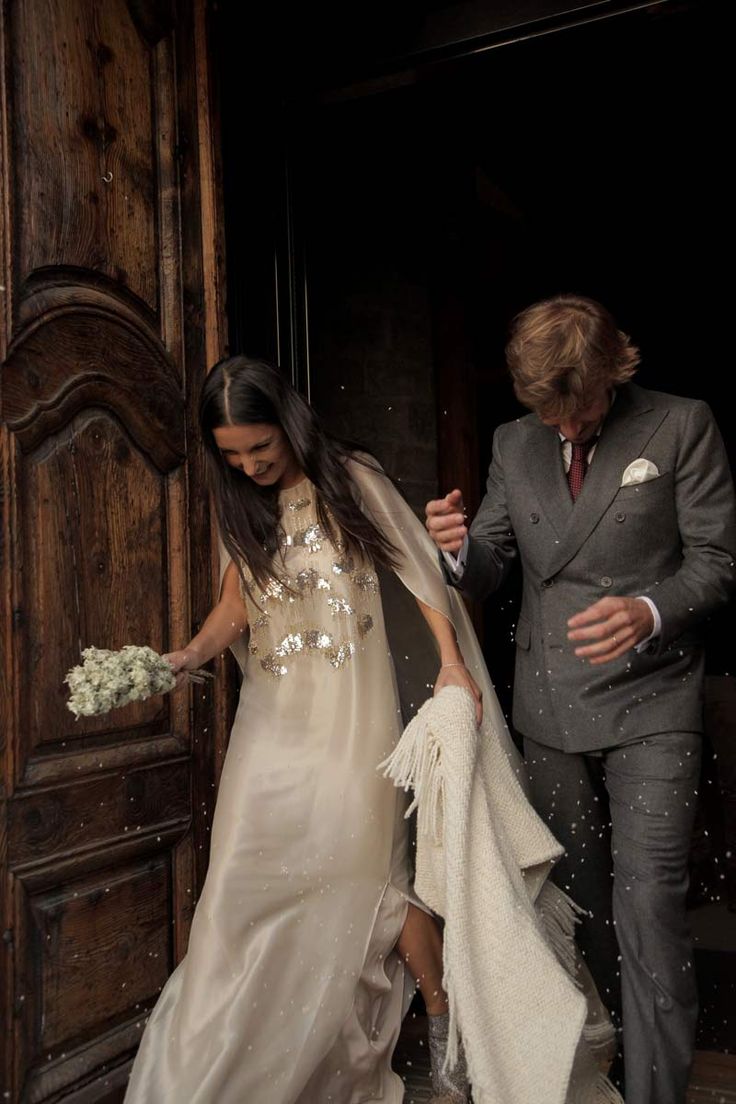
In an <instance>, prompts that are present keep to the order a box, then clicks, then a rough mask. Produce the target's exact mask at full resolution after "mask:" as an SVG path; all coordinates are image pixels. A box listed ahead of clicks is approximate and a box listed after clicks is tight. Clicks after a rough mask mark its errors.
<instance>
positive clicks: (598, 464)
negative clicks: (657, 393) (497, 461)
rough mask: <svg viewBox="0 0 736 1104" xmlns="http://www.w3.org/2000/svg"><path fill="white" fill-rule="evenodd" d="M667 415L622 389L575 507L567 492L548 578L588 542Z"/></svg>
mask: <svg viewBox="0 0 736 1104" xmlns="http://www.w3.org/2000/svg"><path fill="white" fill-rule="evenodd" d="M666 413H667V412H666V411H661V410H655V409H654V408H653V407H652V405H651V403H650V402H649V401H648V400H647V398H646V394H645V393H643V392H642V391H640V389H639V388H638V387H635V386H633V385H632V384H627V385H625V386H623V387H621V388H620V389H619V391H618V393H617V396H616V402H615V403H614V405H613V407H612V408H611V411H610V413H609V414H608V417H607V418H606V420H605V422H604V424H603V429H602V431H601V435H600V440H599V441H598V446H597V448H596V450H595V454H594V456H593V460H592V463H591V465H590V469H589V470H588V473H587V475H586V476H585V482H584V483H583V489H582V491H581V492H580V494H579V495H578V498H577V501H576V502H575V503H574V504H573V503H572V499H571V498H570V494H569V492H568V499H569V501H570V505H571V508H570V510H569V511H568V513H567V515H566V517H567V525H566V527H565V531H564V534H563V535H562V538H561V540H560V543H559V544H558V545H557V546H556V547H555V548H554V550H553V551H552V553H551V556H550V560H549V563H548V566H547V575H548V576H552V575H555V574H556V573H557V572H558V571H561V570H562V568H563V567H564V566H565V564H567V563H569V561H570V560H571V559H572V558H573V556H574V555H575V554H576V553H577V552H578V551H579V549H580V548H581V547H582V545H583V544H584V543H585V541H586V540H587V539H588V537H589V536H590V534H591V533H592V532H593V530H594V529H595V527H596V525H597V524H598V522H599V521H600V519H601V517H602V516H603V514H604V513H605V512H606V510H607V509H608V507H609V506H610V505H611V502H612V501H613V499H614V497H615V495H616V493H617V492H618V489H619V487H620V486H621V477H622V475H623V473H624V470H625V468H626V467H627V465H628V464H630V463H631V461H632V460H636V459H637V458H638V457H639V456H641V454H642V452H643V450H644V447H645V445H646V443H647V441H648V440H649V439H650V437H651V436H652V434H653V433H654V431H655V430H656V429H657V427H658V426H659V425H660V424H661V422H662V421H663V419H664V418H665V417H666ZM563 480H564V475H563ZM565 487H566V489H567V484H566V482H565Z"/></svg>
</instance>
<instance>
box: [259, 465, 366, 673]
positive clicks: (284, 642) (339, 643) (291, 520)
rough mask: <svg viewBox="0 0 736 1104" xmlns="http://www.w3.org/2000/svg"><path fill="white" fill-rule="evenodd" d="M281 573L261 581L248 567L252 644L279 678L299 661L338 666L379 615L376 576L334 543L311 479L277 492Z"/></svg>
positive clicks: (348, 657)
mask: <svg viewBox="0 0 736 1104" xmlns="http://www.w3.org/2000/svg"><path fill="white" fill-rule="evenodd" d="M279 502H280V505H281V533H280V544H281V548H280V552H279V553H277V555H276V558H275V570H276V574H277V575H278V580H279V581H271V582H270V583H269V584H268V585H267V586H266V587H264V588H259V587H258V586H256V584H255V583H253V582H252V577H251V576H250V574H249V572H248V571H247V569H246V572H245V574H246V579H247V580H248V582H249V584H251V588H252V589H251V593H250V594H246V596H245V597H246V604H247V607H248V618H249V623H250V641H249V651H250V653H251V656H252V657H253V659H252V660H251V662H255V663H257V664H259V665H260V667H261V668H262V669H263V670H264V671H265V672H267V673H268V674H269V675H271V676H273V677H274V678H277V679H278V678H283V677H284V676H286V675H288V674H289V672H290V671H291V670H293V668H294V664H295V663H307V662H309V663H320V664H327V665H329V666H328V669H333V670H340V669H341V668H342V667H344V665H345V664H346V663H348V662H349V661H350V660H351V659H352V658H353V657H354V655H355V653H356V650H357V649H358V647H359V646H360V645H361V644H362V642H363V641H364V640H365V638H366V636H367V635H368V634H369V633H370V632H371V630H372V629H373V627H374V624H375V622H376V620H377V618H378V617H379V616H380V612H379V611H380V593H379V584H378V578H377V576H376V573H375V571H374V570H373V567H372V566H371V565H370V564H369V563H366V561H365V560H364V559H362V558H359V557H356V556H355V555H353V554H349V553H348V552H347V551H346V549H345V547H344V545H343V544H342V542H341V541H338V543H337V544H336V545H334V544H333V543H332V542H331V541H330V538H329V536H328V534H326V533H325V532H324V531H323V528H322V526H321V525H320V522H319V516H318V514H317V501H316V492H315V489H314V486H313V485H312V483H310V482H309V480H306V479H305V480H302V482H300V483H298V484H297V485H296V486H294V487H291V488H290V489H289V490H287V491H282V492H281V493H280V495H279Z"/></svg>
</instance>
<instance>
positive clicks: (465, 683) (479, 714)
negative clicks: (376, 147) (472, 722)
mask: <svg viewBox="0 0 736 1104" xmlns="http://www.w3.org/2000/svg"><path fill="white" fill-rule="evenodd" d="M444 686H462V687H464V688H465V689H466V690H469V691H470V693H471V694H472V695H473V697H474V698H475V718H476V721H477V723H478V724H480V722H481V721H482V720H483V695H482V693H481V692H480V690H479V689H478V685H477V683H476V681H475V679H474V678H473V676H472V675H471V674H470V671H469V670H468V669H467V667H466V666H465V664H464V663H448V664H443V665H442V667H440V673H439V675H438V676H437V681H436V682H435V684H434V693H435V694H439V692H440V690H441V689H442V688H443V687H444Z"/></svg>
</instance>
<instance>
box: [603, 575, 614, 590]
mask: <svg viewBox="0 0 736 1104" xmlns="http://www.w3.org/2000/svg"><path fill="white" fill-rule="evenodd" d="M600 584H601V586H602V587H605V588H606V590H607V589H608V587H612V586H613V579H612V578H611V576H610V575H601V578H600Z"/></svg>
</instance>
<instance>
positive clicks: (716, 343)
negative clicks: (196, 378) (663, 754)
mask: <svg viewBox="0 0 736 1104" xmlns="http://www.w3.org/2000/svg"><path fill="white" fill-rule="evenodd" d="M619 7H623V5H616V4H585V3H579V4H574V3H573V4H570V3H568V4H566V5H564V9H565V12H564V14H563V12H562V9H563V5H562V4H555V3H552V2H549V3H543V2H533V0H529V3H527V4H524V3H516V4H512V3H508V4H506V5H503V4H488V3H486V4H472V3H470V4H468V3H465V4H462V3H461V4H446V3H444V4H443V3H434V4H431V3H429V4H422V5H420V4H407V5H398V6H397V8H395V9H390V8H389V7H388V6H387V5H383V4H380V3H379V4H378V5H377V6H375V5H372V6H371V7H370V8H369V7H368V6H363V5H356V6H351V8H350V13H349V14H348V13H346V12H345V10H344V8H338V7H337V6H330V5H321V6H320V5H318V6H317V9H316V10H315V9H313V8H310V9H309V13H302V14H301V15H299V14H297V15H296V16H293V15H292V14H291V13H288V9H287V8H286V7H285V6H283V5H280V4H272V5H271V6H270V8H269V11H268V12H267V13H264V12H259V13H257V14H255V13H253V12H250V13H245V12H243V10H242V9H241V7H240V6H239V5H238V4H235V3H231V4H227V3H224V4H221V5H220V9H219V14H218V20H219V32H220V56H219V63H218V66H217V75H218V78H219V81H220V85H221V100H222V104H223V161H224V186H225V200H226V216H227V250H228V288H229V314H230V325H231V346H232V349H233V351H243V352H249V353H251V354H257V355H263V356H266V357H269V358H270V359H273V360H277V361H279V362H280V363H281V364H282V365H283V366H284V368H285V370H287V371H290V372H291V375H292V378H293V379H294V381H295V382H296V383H297V385H298V386H300V387H302V389H303V390H304V391H305V392H307V393H308V394H309V395H310V397H311V399H312V401H313V403H314V404H315V405H316V407H317V409H318V410H319V411H320V412H321V413H322V414H323V416H324V417H325V419H326V420H327V422H328V424H329V425H330V427H331V428H333V429H334V430H336V431H337V432H340V433H342V434H345V435H347V436H349V437H351V438H357V439H359V440H362V441H363V442H364V443H365V444H366V445H368V446H369V447H370V448H372V449H373V450H374V451H375V452H376V454H377V455H378V456H379V458H380V459H381V461H382V462H383V463H384V464H385V465H386V467H387V468H388V470H389V471H390V472H391V474H392V475H393V476H394V477H395V478H397V479H398V480H399V481H400V484H401V485H402V487H403V489H404V491H405V493H406V495H407V497H408V498H409V501H410V502H411V503H412V505H413V506H414V507H415V508H416V509H417V510H421V508H422V506H423V503H424V501H425V500H426V499H427V498H428V497H432V496H434V495H435V494H436V493H438V491H441V492H442V493H444V492H445V491H446V490H448V489H450V486H451V485H454V484H455V483H456V482H458V483H460V484H461V485H462V486H463V489H464V490H465V491H466V496H467V500H468V503H469V506H470V508H471V510H473V509H474V508H475V507H476V506H477V504H478V501H479V496H480V494H481V493H482V483H483V479H484V473H485V471H486V470H487V466H488V462H489V459H490V448H491V440H492V435H493V430H494V428H495V427H496V426H497V425H498V424H500V423H501V422H503V421H506V420H508V419H510V418H513V417H516V416H518V415H519V414H520V413H523V411H522V410H521V408H520V407H519V406H518V405H517V403H516V401H515V399H514V397H513V394H512V392H511V388H510V386H509V383H508V380H507V378H506V374H505V369H504V355H503V349H504V341H505V334H506V329H507V326H508V323H509V320H510V318H511V317H512V316H513V314H514V313H515V312H516V311H517V310H519V309H521V308H522V307H524V306H526V305H528V304H529V303H531V302H533V301H534V300H536V299H539V298H541V297H544V296H547V295H551V294H554V293H556V292H560V291H576V292H579V293H581V294H585V295H590V296H593V297H594V298H597V299H600V300H601V301H602V302H604V303H605V304H606V305H607V306H608V307H609V308H610V309H611V310H612V311H613V313H614V315H615V316H616V317H617V319H618V320H619V323H620V325H621V327H622V328H623V329H624V330H626V331H627V332H628V333H629V334H631V335H632V337H633V339H634V341H635V342H636V344H637V345H639V347H640V349H641V352H642V366H641V369H640V371H639V375H638V382H640V383H641V384H642V385H644V386H646V387H652V388H655V389H659V390H664V391H670V392H674V393H677V394H682V395H689V396H695V397H699V398H703V399H705V400H707V401H708V402H709V403H710V404H711V405H712V407H713V409H714V412H715V414H716V417H717V419H718V421H719V424H720V426H721V430H722V432H723V434H724V438H725V440H726V445H727V448H728V450H729V453H730V455H731V457H732V461H733V460H734V459H736V432H734V429H733V425H732V419H731V418H730V417H729V415H730V395H731V387H730V371H729V370H728V369H727V368H726V366H725V357H726V355H727V352H728V345H727V341H726V332H727V322H726V320H727V318H728V307H729V306H730V302H729V297H728V292H727V287H726V282H725V280H724V277H723V272H724V269H725V266H726V262H727V253H726V248H725V245H726V241H725V239H726V229H725V228H726V226H727V224H728V220H729V215H730V205H731V204H730V195H729V192H730V191H731V189H730V188H729V183H730V180H729V174H728V172H727V171H726V164H727V135H728V133H729V131H730V127H729V122H730V121H729V119H728V117H727V108H726V104H727V98H726V97H727V88H726V79H727V73H728V68H727V64H726V56H725V49H726V43H727V41H728V36H727V35H726V34H725V33H724V32H725V27H724V24H723V20H724V17H725V5H723V4H715V3H711V2H709V0H699V2H697V0H696V2H692V3H687V2H675V0H673V2H669V3H659V4H645V5H641V6H640V8H639V9H638V10H635V11H631V12H623V11H622V12H621V13H617V9H618V8H619ZM287 13H288V14H287ZM601 16H606V18H601ZM295 20H296V22H295ZM518 593H519V580H518V579H516V580H515V581H514V582H513V583H512V585H511V586H509V587H507V589H506V590H505V591H504V593H503V594H502V595H500V596H498V597H497V598H495V599H493V600H491V601H489V602H488V603H486V605H485V607H484V610H483V611H482V613H480V612H479V613H478V618H479V627H481V628H482V629H483V630H484V641H485V650H486V654H487V658H488V662H489V666H490V668H491V673H492V675H493V677H494V680H495V682H496V686H497V689H498V692H499V695H500V697H501V700H502V703H503V705H504V707H505V708H506V709H508V706H509V703H510V692H511V682H512V664H513V645H512V643H511V639H512V632H513V625H514V621H515V616H516V609H517V606H518ZM732 623H733V610H729V611H728V613H727V614H724V615H723V616H721V617H720V618H718V619H717V620H716V621H714V623H713V624H712V625H711V626H710V629H709V637H710V640H709V648H708V665H709V671H710V672H711V674H719V675H723V674H728V673H730V672H734V673H736V655H735V654H734V644H733V640H732V635H733V634H732V632H731V631H730V626H731V625H732ZM706 759H707V762H708V763H710V766H709V767H707V769H708V770H711V772H712V761H711V759H712V757H711V759H709V758H708V757H706ZM712 781H713V780H712V778H711V784H712ZM707 782H708V779H707V778H706V779H704V785H705V784H707ZM708 815H710V814H708ZM706 819H707V817H706ZM708 823H709V825H710V830H711V835H712V836H715V837H716V838H717V837H718V833H719V831H720V832H721V835H722V825H721V824H720V821H719V815H718V814H714V816H713V817H711V820H710V821H708ZM717 857H718V856H717V854H715V852H713V854H712V855H711V859H712V860H713V861H715V858H717ZM711 875H712V885H711V887H710V892H711V895H712V897H714V898H715V897H717V896H718V892H719V886H718V878H719V877H720V875H719V873H718V867H717V864H716V865H712V866H711ZM726 957H727V961H726ZM702 961H704V960H703V959H702V956H701V966H702ZM714 961H715V960H714ZM735 961H736V956H734V955H729V956H723V955H721V957H720V959H718V963H717V966H714V967H713V969H715V970H716V972H717V973H718V984H717V985H716V984H715V983H714V982H712V981H711V980H709V979H710V978H711V976H712V970H711V969H710V967H709V970H708V971H706V972H705V973H703V977H702V980H701V989H702V990H703V991H705V990H706V989H707V991H708V999H707V1000H706V1001H704V1005H705V1016H704V1020H703V1026H702V1029H701V1045H707V1046H713V1047H718V1046H722V1047H724V1048H725V1047H726V1046H728V1045H730V1046H733V1045H734V1044H736V1038H735V1037H734V1027H733V1026H732V1025H731V1023H730V1021H729V1018H728V1015H727V1014H725V1008H726V1005H727V1003H728V1002H729V1001H732V999H733V993H734V980H736V969H735V968H734V962H735ZM724 963H725V964H724ZM709 971H710V972H709ZM706 974H707V976H706Z"/></svg>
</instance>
